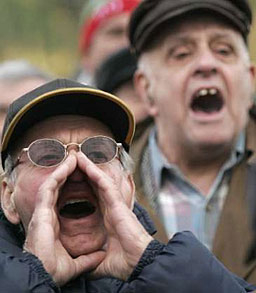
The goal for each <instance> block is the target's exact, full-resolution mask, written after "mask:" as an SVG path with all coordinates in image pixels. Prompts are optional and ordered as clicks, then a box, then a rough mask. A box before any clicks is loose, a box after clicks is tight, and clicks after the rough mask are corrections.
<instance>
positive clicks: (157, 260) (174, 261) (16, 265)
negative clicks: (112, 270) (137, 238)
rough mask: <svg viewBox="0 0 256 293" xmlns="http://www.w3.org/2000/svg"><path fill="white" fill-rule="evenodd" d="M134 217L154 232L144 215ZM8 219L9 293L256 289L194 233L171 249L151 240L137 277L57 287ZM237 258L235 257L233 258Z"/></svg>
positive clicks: (4, 231)
mask: <svg viewBox="0 0 256 293" xmlns="http://www.w3.org/2000/svg"><path fill="white" fill-rule="evenodd" d="M134 212H135V214H136V215H137V217H138V218H139V220H140V221H141V223H142V224H143V225H144V227H145V228H146V229H147V230H148V231H149V233H153V231H154V228H153V226H152V222H151V221H150V219H149V218H148V215H147V214H146V212H145V211H144V210H143V209H142V208H140V207H139V206H137V205H136V207H135V209H134ZM17 229H18V227H16V226H13V225H11V224H10V223H9V222H8V221H7V220H6V219H4V218H3V219H2V220H1V222H0V288H1V292H5V293H25V292H34V293H47V292H49V293H50V292H62V293H66V292H70V293H88V292H89V293H110V292H111V293H155V292H156V293H172V292H173V293H206V292H207V293H243V292H252V291H253V290H256V288H255V287H253V286H251V285H249V284H247V283H246V282H245V281H243V280H241V279H239V278H238V277H236V276H234V275H233V274H232V273H230V272H229V271H228V270H227V269H226V268H225V267H224V266H223V265H222V264H221V263H220V262H219V261H218V260H217V259H216V258H215V257H214V256H213V255H212V254H211V253H210V252H209V251H208V250H207V249H206V248H205V247H204V246H203V245H202V244H201V243H200V242H199V241H198V240H197V239H196V238H195V237H194V236H193V234H192V233H190V232H182V233H177V234H176V235H175V236H174V237H173V238H172V240H170V241H169V243H168V244H167V245H163V244H161V243H160V242H158V241H156V240H154V241H152V242H151V243H150V244H149V246H148V247H147V249H146V250H145V252H144V254H143V255H142V257H141V259H140V261H139V263H138V264H137V266H136V268H135V269H134V271H133V273H132V274H131V276H130V277H129V279H128V280H127V282H122V281H120V280H117V279H114V278H103V279H100V280H95V281H87V280H86V274H84V275H81V276H80V277H79V278H77V279H75V280H73V281H71V282H69V283H68V284H66V285H65V286H64V287H62V288H58V287H57V286H56V284H55V283H54V282H53V280H52V278H51V276H50V275H49V274H48V273H47V272H46V271H45V270H44V268H43V266H42V263H41V262H40V260H39V259H37V258H36V257H35V256H34V255H32V254H29V253H23V252H22V244H23V241H24V238H23V235H22V233H21V232H20V231H18V230H17ZM234 257H235V256H234Z"/></svg>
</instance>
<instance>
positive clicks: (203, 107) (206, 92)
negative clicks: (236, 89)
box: [190, 88, 224, 114]
mask: <svg viewBox="0 0 256 293" xmlns="http://www.w3.org/2000/svg"><path fill="white" fill-rule="evenodd" d="M223 106H224V99H223V96H222V94H221V92H220V91H219V90H218V89H216V88H202V89H200V90H198V91H197V92H195V94H194V95H193V97H192V101H191V105H190V107H191V109H192V110H193V111H194V112H203V113H207V114H212V113H216V112H219V111H220V110H221V109H222V107H223Z"/></svg>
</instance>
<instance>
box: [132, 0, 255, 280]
mask: <svg viewBox="0 0 256 293" xmlns="http://www.w3.org/2000/svg"><path fill="white" fill-rule="evenodd" d="M251 22H252V12H251V8H250V6H249V3H248V2H247V1H246V0H237V1H233V0H232V1H231V0H204V1H202V0H173V1H171V0H145V1H143V2H142V3H141V4H140V5H139V6H138V7H137V9H136V10H135V11H134V13H133V14H132V16H131V21H130V26H129V38H130V43H131V47H132V51H133V52H134V53H135V54H136V55H137V58H138V70H137V72H136V74H135V85H136V87H137V91H138V92H139V93H140V97H141V98H142V99H143V100H144V102H145V103H146V105H147V109H148V113H149V114H150V115H151V116H152V117H153V118H154V121H155V127H153V128H152V129H150V130H149V131H148V133H145V136H144V143H143V146H141V147H140V148H137V149H136V150H135V155H134V157H135V158H136V160H135V161H137V162H138V163H137V166H136V176H135V182H136V186H137V188H138V198H139V201H140V202H141V203H142V204H143V205H145V206H146V207H147V209H150V210H151V214H152V215H153V216H154V219H155V222H156V223H157V226H158V231H159V232H158V236H157V237H158V238H159V239H162V240H164V239H168V237H170V236H171V235H172V234H173V233H175V232H177V231H182V230H190V231H192V232H193V233H194V234H195V235H196V236H197V238H198V239H199V240H200V241H201V242H202V243H204V244H205V245H206V246H207V247H208V248H209V249H210V250H212V251H213V252H214V253H215V255H216V256H217V257H218V258H219V259H220V260H221V261H222V262H223V263H224V264H225V265H226V266H227V267H228V268H229V269H230V270H231V271H233V272H235V273H236V274H238V275H240V276H242V277H245V278H247V279H248V280H250V281H252V282H253V283H256V259H255V258H256V247H255V232H256V226H255V223H256V185H255V178H256V172H255V170H256V169H255V159H256V140H255V137H256V136H255V134H256V125H255V112H254V111H252V101H253V99H252V95H253V91H254V80H255V68H254V66H252V64H251V62H250V57H249V53H248V43H247V41H248V34H249V32H250V26H251ZM249 112H250V114H249Z"/></svg>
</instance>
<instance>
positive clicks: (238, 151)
mask: <svg viewBox="0 0 256 293" xmlns="http://www.w3.org/2000/svg"><path fill="white" fill-rule="evenodd" d="M149 153H150V161H151V162H152V171H153V174H154V178H155V184H156V187H157V188H158V189H159V188H160V186H161V178H162V171H163V169H164V168H167V169H169V170H173V171H174V172H176V173H179V174H180V176H182V173H181V171H180V170H179V168H178V167H177V166H176V165H174V164H170V163H169V162H168V160H167V158H166V157H165V156H164V154H163V153H162V151H161V150H160V149H159V147H158V144H157V133H156V128H155V127H154V128H153V129H152V130H151V132H150V135H149ZM244 153H245V131H242V132H241V133H240V135H239V136H238V138H237V140H236V143H235V146H234V149H233V151H232V153H231V155H230V158H229V159H228V160H227V162H226V163H225V168H228V167H232V166H234V165H235V164H236V163H238V162H240V160H241V159H242V158H243V156H244Z"/></svg>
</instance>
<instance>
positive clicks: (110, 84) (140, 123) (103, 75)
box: [95, 48, 153, 156]
mask: <svg viewBox="0 0 256 293" xmlns="http://www.w3.org/2000/svg"><path fill="white" fill-rule="evenodd" d="M136 69H137V61H136V58H135V56H134V55H133V54H131V52H130V49H129V48H123V49H121V50H119V51H117V52H115V53H114V54H112V55H111V56H110V57H108V58H107V59H106V60H105V61H104V62H103V63H102V64H101V65H100V67H99V68H98V69H97V70H96V74H95V83H96V86H97V88H99V89H101V90H104V91H106V92H110V93H112V94H114V95H116V96H118V97H119V98H121V99H122V100H123V101H124V102H125V103H127V105H128V106H129V107H130V109H131V110H132V112H133V114H134V116H135V121H136V130H135V135H134V138H133V143H132V146H131V150H130V153H131V155H132V156H133V151H132V150H133V146H134V145H135V144H137V143H139V141H140V136H141V135H142V134H143V133H144V132H145V130H146V129H147V128H148V127H149V125H151V123H153V120H152V118H151V117H150V116H149V115H148V112H147V109H146V106H145V103H144V102H143V101H142V100H141V99H140V98H139V97H138V94H137V93H136V91H135V88H134V84H133V75H134V72H135V71H136Z"/></svg>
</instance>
